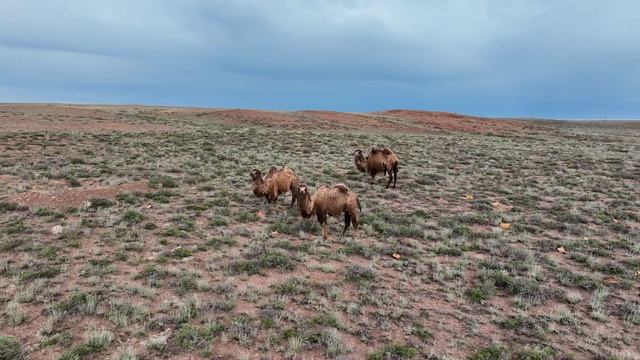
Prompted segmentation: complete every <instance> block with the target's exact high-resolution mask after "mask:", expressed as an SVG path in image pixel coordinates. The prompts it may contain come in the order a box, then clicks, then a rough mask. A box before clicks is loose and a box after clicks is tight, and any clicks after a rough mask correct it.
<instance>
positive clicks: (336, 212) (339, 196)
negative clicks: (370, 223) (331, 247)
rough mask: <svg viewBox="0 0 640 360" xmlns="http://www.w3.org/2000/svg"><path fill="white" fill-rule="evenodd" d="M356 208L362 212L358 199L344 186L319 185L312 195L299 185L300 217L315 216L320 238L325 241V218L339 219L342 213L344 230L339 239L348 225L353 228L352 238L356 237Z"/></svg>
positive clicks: (303, 186)
mask: <svg viewBox="0 0 640 360" xmlns="http://www.w3.org/2000/svg"><path fill="white" fill-rule="evenodd" d="M356 206H357V208H358V209H359V210H360V212H362V207H361V206H360V201H359V200H358V197H357V196H356V194H355V193H354V192H353V191H351V190H349V188H348V187H347V186H346V185H344V184H335V185H333V186H326V185H321V186H319V187H318V188H317V189H316V192H315V193H314V194H313V195H311V194H309V190H308V189H307V186H306V185H304V184H301V185H300V188H299V190H298V207H299V208H300V215H302V217H303V218H305V219H306V218H309V217H311V216H312V215H313V214H316V216H317V218H318V222H319V223H320V225H321V226H322V238H323V239H325V240H327V217H328V216H334V217H338V218H339V217H340V215H341V214H342V213H344V230H342V235H341V236H340V237H342V236H344V234H345V232H346V231H347V229H348V228H349V225H350V224H351V225H352V226H353V237H354V238H355V237H356V231H357V230H358V212H357V211H356Z"/></svg>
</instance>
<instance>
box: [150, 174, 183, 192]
mask: <svg viewBox="0 0 640 360" xmlns="http://www.w3.org/2000/svg"><path fill="white" fill-rule="evenodd" d="M149 187H150V188H153V189H158V188H167V189H172V188H177V187H178V182H177V181H176V179H174V178H172V177H171V176H165V175H163V176H154V177H152V178H151V179H149Z"/></svg>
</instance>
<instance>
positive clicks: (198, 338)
mask: <svg viewBox="0 0 640 360" xmlns="http://www.w3.org/2000/svg"><path fill="white" fill-rule="evenodd" d="M223 329H224V327H223V326H222V325H221V324H218V323H217V322H215V321H210V322H208V323H207V324H205V325H203V326H200V327H197V326H193V325H190V324H182V326H181V327H180V329H178V331H177V332H176V334H175V338H174V339H175V342H176V344H177V345H178V346H180V347H182V348H184V349H187V350H193V349H195V348H202V347H205V346H206V345H207V344H208V343H209V341H211V340H212V339H213V337H214V336H215V335H216V334H218V333H219V332H221V331H222V330H223Z"/></svg>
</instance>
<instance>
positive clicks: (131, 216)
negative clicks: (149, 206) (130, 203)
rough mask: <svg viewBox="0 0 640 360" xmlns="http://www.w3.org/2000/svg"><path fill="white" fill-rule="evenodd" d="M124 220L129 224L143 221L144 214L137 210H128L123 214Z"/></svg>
mask: <svg viewBox="0 0 640 360" xmlns="http://www.w3.org/2000/svg"><path fill="white" fill-rule="evenodd" d="M122 221H124V222H126V223H128V224H138V223H140V222H141V221H142V214H141V213H139V212H137V211H136V210H127V211H126V212H125V213H124V215H122Z"/></svg>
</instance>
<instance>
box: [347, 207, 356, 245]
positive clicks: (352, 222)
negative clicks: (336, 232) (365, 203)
mask: <svg viewBox="0 0 640 360" xmlns="http://www.w3.org/2000/svg"><path fill="white" fill-rule="evenodd" d="M349 217H350V218H351V227H353V239H354V240H355V238H356V231H358V214H356V213H354V214H353V215H350V216H349ZM345 230H346V227H345Z"/></svg>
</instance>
